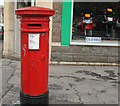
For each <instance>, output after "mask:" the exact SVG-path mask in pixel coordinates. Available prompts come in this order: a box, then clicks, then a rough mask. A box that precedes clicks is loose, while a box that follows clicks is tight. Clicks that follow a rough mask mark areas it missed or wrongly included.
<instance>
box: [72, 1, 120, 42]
mask: <svg viewBox="0 0 120 106" xmlns="http://www.w3.org/2000/svg"><path fill="white" fill-rule="evenodd" d="M119 10H120V2H74V5H73V21H72V40H85V39H86V37H94V38H95V37H96V38H97V37H98V38H101V40H119V39H120V36H119V34H120V17H119V16H120V12H119Z"/></svg>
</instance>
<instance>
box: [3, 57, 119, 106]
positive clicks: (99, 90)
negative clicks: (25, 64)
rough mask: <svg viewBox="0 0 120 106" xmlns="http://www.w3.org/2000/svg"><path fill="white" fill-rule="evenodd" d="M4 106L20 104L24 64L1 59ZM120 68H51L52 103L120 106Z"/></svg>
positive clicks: (50, 90) (58, 66)
mask: <svg viewBox="0 0 120 106" xmlns="http://www.w3.org/2000/svg"><path fill="white" fill-rule="evenodd" d="M1 62H2V70H1V71H2V104H13V103H16V102H17V101H19V91H20V61H15V60H10V59H5V58H3V59H1ZM118 75H120V74H119V73H118V66H75V65H50V66H49V103H50V104H118V85H119V84H120V82H119V81H118Z"/></svg>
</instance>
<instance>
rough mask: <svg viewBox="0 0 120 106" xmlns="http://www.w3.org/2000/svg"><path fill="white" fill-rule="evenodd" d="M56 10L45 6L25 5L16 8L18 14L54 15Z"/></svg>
mask: <svg viewBox="0 0 120 106" xmlns="http://www.w3.org/2000/svg"><path fill="white" fill-rule="evenodd" d="M54 13H55V11H54V10H52V9H49V8H43V7H23V8H19V9H17V10H15V14H17V15H20V16H22V15H45V16H52V15H54Z"/></svg>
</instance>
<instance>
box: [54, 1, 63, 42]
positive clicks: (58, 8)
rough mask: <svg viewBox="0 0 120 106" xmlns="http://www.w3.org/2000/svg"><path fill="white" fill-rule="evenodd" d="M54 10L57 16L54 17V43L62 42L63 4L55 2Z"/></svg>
mask: <svg viewBox="0 0 120 106" xmlns="http://www.w3.org/2000/svg"><path fill="white" fill-rule="evenodd" d="M53 9H54V10H55V15H54V16H53V30H52V31H53V32H52V42H60V41H61V20H62V3H61V2H53Z"/></svg>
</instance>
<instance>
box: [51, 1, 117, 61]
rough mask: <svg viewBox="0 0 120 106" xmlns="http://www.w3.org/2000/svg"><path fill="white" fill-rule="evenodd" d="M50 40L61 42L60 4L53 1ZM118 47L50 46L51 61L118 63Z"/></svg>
mask: <svg viewBox="0 0 120 106" xmlns="http://www.w3.org/2000/svg"><path fill="white" fill-rule="evenodd" d="M53 9H54V10H55V11H56V14H55V15H54V17H53V36H52V42H57V43H60V42H61V20H62V4H61V3H60V2H59V3H58V2H54V4H53ZM118 54H119V53H118V47H110V46H73V45H70V46H64V45H63V46H59V45H56V46H52V56H51V61H62V62H95V63H96V62H100V63H118V57H119V56H118Z"/></svg>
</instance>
